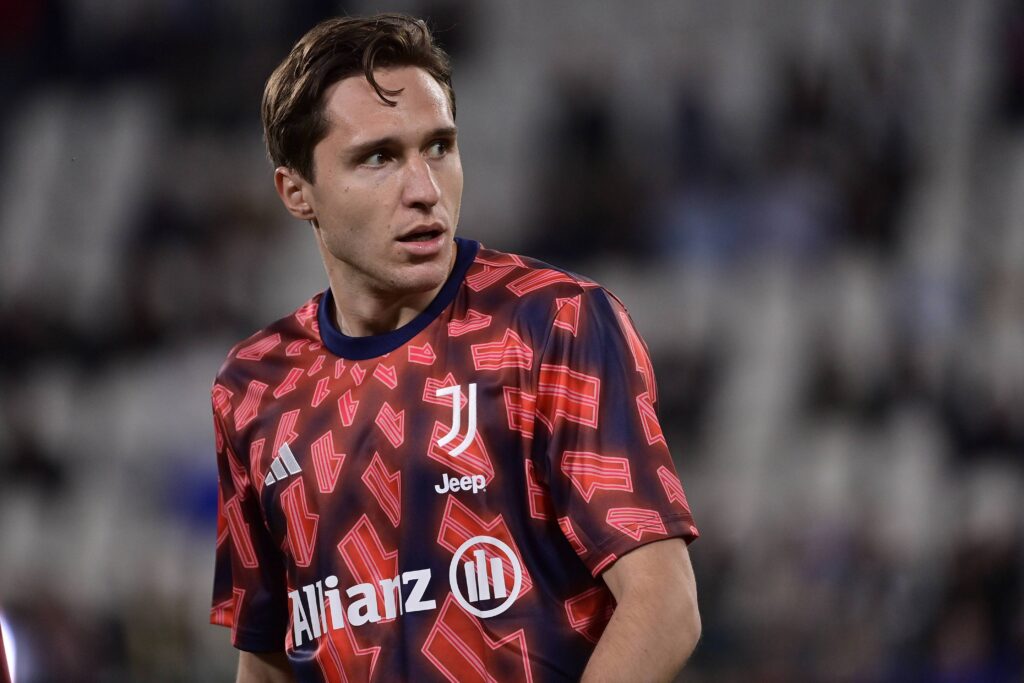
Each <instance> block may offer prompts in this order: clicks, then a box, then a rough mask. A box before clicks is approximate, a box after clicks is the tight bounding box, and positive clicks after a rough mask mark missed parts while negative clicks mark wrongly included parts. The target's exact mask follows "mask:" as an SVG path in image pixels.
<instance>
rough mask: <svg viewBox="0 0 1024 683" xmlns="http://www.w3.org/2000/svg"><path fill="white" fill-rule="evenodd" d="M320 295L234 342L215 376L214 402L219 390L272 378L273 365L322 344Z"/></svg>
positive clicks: (232, 391) (242, 387)
mask: <svg viewBox="0 0 1024 683" xmlns="http://www.w3.org/2000/svg"><path fill="white" fill-rule="evenodd" d="M322 296H323V294H322V293H320V294H317V295H315V296H313V297H312V298H311V299H309V300H307V301H306V302H304V303H303V304H302V305H301V306H299V307H298V308H296V309H295V310H294V311H292V312H291V313H289V314H288V315H286V316H284V317H282V318H279V319H277V320H275V321H274V322H272V323H270V324H269V325H267V326H265V327H263V328H262V329H260V330H258V331H257V332H255V333H253V334H251V335H249V336H248V337H246V338H245V339H243V340H241V341H240V342H238V343H237V344H235V345H234V346H233V347H232V348H231V350H230V351H229V352H228V354H227V357H226V358H225V359H224V363H223V364H222V365H221V367H220V370H218V371H217V376H216V378H215V379H214V383H213V392H214V400H215V402H216V400H217V396H218V394H221V395H224V393H225V392H227V395H228V396H231V395H235V394H237V392H238V391H239V390H241V391H243V392H244V391H245V390H246V388H247V387H248V386H249V384H250V383H252V382H253V381H257V382H258V381H260V380H261V379H264V378H271V377H272V376H273V375H275V374H276V372H275V370H276V368H279V367H281V366H284V365H286V364H288V363H289V359H292V358H293V357H295V356H298V355H301V354H305V353H308V352H309V351H316V350H317V349H318V348H319V347H320V345H321V342H320V333H319V325H318V322H317V309H318V306H319V303H320V298H321V297H322Z"/></svg>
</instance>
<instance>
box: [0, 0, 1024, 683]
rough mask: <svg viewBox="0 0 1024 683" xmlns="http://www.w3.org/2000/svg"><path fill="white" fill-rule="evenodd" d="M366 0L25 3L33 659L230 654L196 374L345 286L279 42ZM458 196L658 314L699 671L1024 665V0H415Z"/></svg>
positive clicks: (17, 93)
mask: <svg viewBox="0 0 1024 683" xmlns="http://www.w3.org/2000/svg"><path fill="white" fill-rule="evenodd" d="M379 9H381V7H380V6H379V5H378V4H377V3H369V2H346V3H338V2H327V1H325V0H298V1H293V2H287V3H284V2H273V1H272V0H260V1H259V2H256V3H252V2H246V1H243V0H218V1H217V2H205V1H200V0H176V1H174V2H171V1H169V0H149V1H147V2H143V3H137V2H131V1H129V0H118V1H116V2H111V3H91V2H86V1H85V0H38V1H37V2H29V3H0V55H2V60H0V63H2V64H3V70H2V71H0V85H2V89H3V92H4V93H5V98H4V99H5V106H4V107H3V108H0V178H2V179H3V180H4V182H2V183H0V327H2V329H3V334H2V336H0V349H2V353H0V614H2V615H3V619H4V623H5V624H6V625H7V626H6V628H3V627H0V630H5V631H6V632H7V633H9V634H12V635H13V639H14V642H15V646H16V650H17V654H18V661H17V667H18V673H17V676H18V678H17V681H18V683H23V682H24V683H32V682H35V681H136V680H145V681H179V680H181V681H184V680H187V681H204V680H210V681H214V680H229V679H230V677H231V675H232V672H233V668H234V661H235V655H234V653H233V652H232V650H231V647H230V644H229V640H228V634H227V632H226V631H225V630H223V629H219V628H216V627H213V626H209V625H207V617H208V615H207V612H208V606H209V596H210V592H211V581H212V570H213V548H214V534H215V512H216V480H215V479H216V470H215V466H214V458H213V449H212V443H213V435H212V429H211V422H210V409H209V395H208V392H209V386H210V383H211V381H212V378H213V376H214V373H215V372H216V370H217V368H218V367H219V365H220V363H221V361H222V360H223V358H224V356H225V354H226V352H227V350H228V349H229V348H230V346H231V345H232V344H233V343H234V342H235V341H237V340H238V339H240V338H242V337H244V336H247V335H248V334H250V333H251V332H252V331H254V330H255V329H257V328H259V327H261V326H262V325H263V324H265V323H266V322H269V321H270V320H273V319H274V318H276V317H279V316H280V315H283V314H285V313H287V312H288V311H290V310H292V309H293V308H294V307H295V306H296V305H297V304H299V303H301V302H302V301H303V300H305V298H307V297H308V296H309V295H311V294H312V293H313V292H315V291H317V290H320V289H323V288H324V287H325V286H326V278H325V276H324V274H323V272H322V267H321V265H320V264H319V261H318V255H317V254H316V252H315V248H314V246H313V242H312V239H311V237H310V235H309V234H307V232H308V230H309V228H308V227H306V226H304V225H302V224H299V223H297V222H295V221H293V220H292V219H290V218H289V217H288V216H287V214H286V213H285V212H284V210H283V209H282V208H281V207H280V205H279V202H278V199H277V197H276V196H275V195H274V193H273V189H272V185H271V169H270V165H269V162H268V161H267V159H266V156H265V152H264V150H263V146H262V141H261V130H260V125H259V117H258V105H259V99H260V95H261V92H262V86H263V81H264V79H265V78H266V76H267V75H268V74H269V73H270V71H271V70H272V68H273V66H274V65H275V64H276V63H277V61H278V60H280V59H281V58H282V57H283V56H284V54H285V53H286V52H287V50H288V48H289V47H290V45H291V44H292V43H293V42H294V40H296V39H297V38H298V36H300V35H301V34H302V33H303V32H304V31H305V30H306V29H307V28H309V27H310V26H312V25H313V24H314V23H315V22H316V21H318V20H319V19H321V18H325V17H327V16H332V15H335V14H339V13H346V12H347V13H361V12H368V11H376V10H379ZM388 9H395V10H400V11H410V12H413V13H416V14H419V15H421V16H425V17H428V18H429V19H430V21H431V24H432V26H433V27H434V28H435V30H436V31H437V32H438V35H439V38H440V40H441V42H442V43H443V44H444V45H445V47H446V49H448V50H449V52H450V53H451V54H452V56H453V61H454V64H455V77H454V84H455V89H456V92H457V93H458V98H459V121H458V122H459V127H460V147H461V150H462V157H463V164H464V167H465V169H466V178H467V180H466V195H465V199H464V207H463V217H462V221H461V225H460V232H461V234H463V235H465V236H468V237H474V238H477V239H480V240H482V241H484V242H485V243H486V244H488V245H489V246H494V247H497V248H502V249H506V250H510V251H516V252H522V253H527V254H530V255H532V256H537V257H541V258H544V259H546V260H550V261H551V262H553V263H556V264H558V265H562V266H566V267H570V268H572V269H573V270H576V271H578V272H581V273H584V274H585V275H587V276H589V277H592V278H594V279H596V280H598V281H600V282H602V283H603V284H605V285H606V286H608V287H609V288H610V289H612V290H613V291H614V292H616V293H617V294H618V295H619V296H620V297H621V298H622V299H623V300H624V301H625V303H626V305H627V306H628V307H629V309H630V311H631V313H632V315H633V317H634V319H635V320H636V322H637V324H638V326H639V328H640V330H641V332H642V333H643V334H644V336H645V338H646V339H647V341H648V344H649V345H650V347H651V350H652V354H653V356H654V363H655V367H656V370H657V373H658V378H659V385H660V397H661V405H660V407H659V412H660V415H661V419H662V422H663V424H664V425H665V428H666V433H667V434H668V437H669V444H670V446H671V447H672V448H673V451H674V454H675V457H676V459H677V464H678V468H679V472H680V474H681V476H682V480H683V484H684V486H685V487H686V490H687V494H688V496H689V498H690V502H691V504H692V506H693V509H694V513H695V516H696V518H697V522H698V525H699V526H700V528H701V531H702V536H701V538H700V540H699V541H697V542H696V543H695V544H694V545H693V546H692V547H691V556H692V558H693V561H694V565H695V568H696V571H697V583H698V590H699V593H700V602H701V612H702V616H703V623H704V635H703V639H702V642H701V644H700V645H699V646H698V649H697V652H696V654H695V656H694V658H693V660H692V662H691V665H690V666H689V667H688V668H687V671H686V674H685V676H684V678H685V680H692V681H750V680H757V681H907V680H915V681H936V682H938V681H943V682H946V681H948V682H955V681H1019V680H1021V678H1022V677H1024V583H1022V582H1024V525H1022V521H1024V467H1022V464H1024V6H1022V5H1021V4H1020V3H1019V2H1017V3H1015V2H1010V1H1005V2H1004V1H1001V0H968V1H966V2H955V1H953V0H949V1H944V2H937V3H936V2H926V1H925V0H907V1H906V2H883V1H881V0H872V1H866V2H858V3H846V2H839V1H829V2H818V1H816V0H782V1H780V2H774V3H761V2H756V1H755V0H724V1H722V2H717V3H697V2H693V3H690V2H685V3H649V4H645V3H626V2H618V1H614V2H613V1H611V0H609V1H608V2H601V3H588V2H584V0H573V1H572V2H567V3H545V2H541V1H540V0H524V1H523V2H519V3H502V2H499V1H498V0H488V1H487V2H460V1H458V0H423V1H421V2H416V1H414V0H408V1H405V2H395V3H392V4H390V5H388Z"/></svg>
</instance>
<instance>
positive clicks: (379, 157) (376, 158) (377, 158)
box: [363, 152, 388, 166]
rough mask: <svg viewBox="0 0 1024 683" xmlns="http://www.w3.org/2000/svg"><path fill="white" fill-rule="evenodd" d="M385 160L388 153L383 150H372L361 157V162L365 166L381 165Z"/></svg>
mask: <svg viewBox="0 0 1024 683" xmlns="http://www.w3.org/2000/svg"><path fill="white" fill-rule="evenodd" d="M387 161H388V155H387V154H386V153H385V152H374V153H373V154H370V155H369V156H367V157H366V158H365V159H363V164H364V165H366V166H383V165H384V164H386V163H387Z"/></svg>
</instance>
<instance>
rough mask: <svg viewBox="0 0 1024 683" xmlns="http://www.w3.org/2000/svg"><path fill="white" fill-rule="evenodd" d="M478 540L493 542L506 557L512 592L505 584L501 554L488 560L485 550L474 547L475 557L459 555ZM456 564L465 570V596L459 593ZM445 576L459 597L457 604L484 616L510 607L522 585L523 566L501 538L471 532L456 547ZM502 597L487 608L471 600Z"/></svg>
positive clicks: (491, 615) (477, 600) (485, 542)
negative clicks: (509, 566) (512, 576)
mask: <svg viewBox="0 0 1024 683" xmlns="http://www.w3.org/2000/svg"><path fill="white" fill-rule="evenodd" d="M477 543H483V544H484V545H490V546H494V547H495V548H497V549H498V550H500V551H501V553H502V554H503V555H504V556H505V557H506V558H508V561H509V562H510V563H511V565H512V573H513V575H514V579H513V581H512V591H511V592H509V591H508V590H507V588H506V587H505V572H504V568H503V563H502V561H501V558H500V557H492V558H491V559H490V562H488V561H487V560H486V558H485V556H484V551H483V550H477V551H476V552H475V553H474V556H475V557H474V559H472V560H466V561H465V562H462V556H463V555H465V554H466V551H467V550H469V549H470V548H471V547H472V546H474V545H476V544H477ZM459 567H462V569H463V571H464V573H465V577H466V592H467V593H469V599H468V600H467V599H466V596H464V595H463V594H462V589H461V588H460V587H459ZM448 580H449V582H450V583H451V586H452V595H454V596H455V599H456V600H458V601H459V604H460V605H462V606H463V607H464V608H466V610H468V611H469V612H471V613H472V614H475V615H476V616H478V617H480V618H481V619H486V618H488V617H493V616H495V615H497V614H501V613H502V612H504V611H505V610H507V609H508V608H509V607H511V606H512V603H513V602H515V601H516V598H518V597H519V591H520V590H521V589H522V587H523V568H522V566H520V564H519V558H518V557H516V554H515V553H514V552H512V548H510V547H508V545H507V544H506V543H504V542H503V541H500V540H498V539H497V538H493V537H491V536H474V537H473V538H471V539H469V540H468V541H466V542H465V543H463V544H462V545H460V546H459V549H458V550H456V551H455V557H453V558H452V563H451V565H449V567H448ZM492 587H493V597H492ZM501 598H504V601H503V602H502V603H501V604H500V605H498V606H497V607H493V608H491V609H488V610H482V609H480V608H478V607H476V606H475V605H473V604H472V603H474V602H480V601H483V600H492V599H494V600H497V599H501Z"/></svg>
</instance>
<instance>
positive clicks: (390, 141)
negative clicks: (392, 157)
mask: <svg viewBox="0 0 1024 683" xmlns="http://www.w3.org/2000/svg"><path fill="white" fill-rule="evenodd" d="M457 134H458V129H457V128H456V127H455V126H443V127H441V128H435V129H434V130H432V131H430V132H429V133H427V134H426V135H425V136H423V137H424V139H427V140H432V139H434V138H454V137H455V136H456V135H457ZM399 145H401V142H400V141H399V139H398V138H396V137H390V136H389V137H383V138H377V139H374V140H367V141H366V142H360V143H357V144H355V145H353V146H352V147H350V148H349V149H348V155H349V156H350V157H354V158H358V157H361V156H362V155H364V154H369V153H370V152H372V151H373V150H375V149H382V148H388V147H397V146H399Z"/></svg>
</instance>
